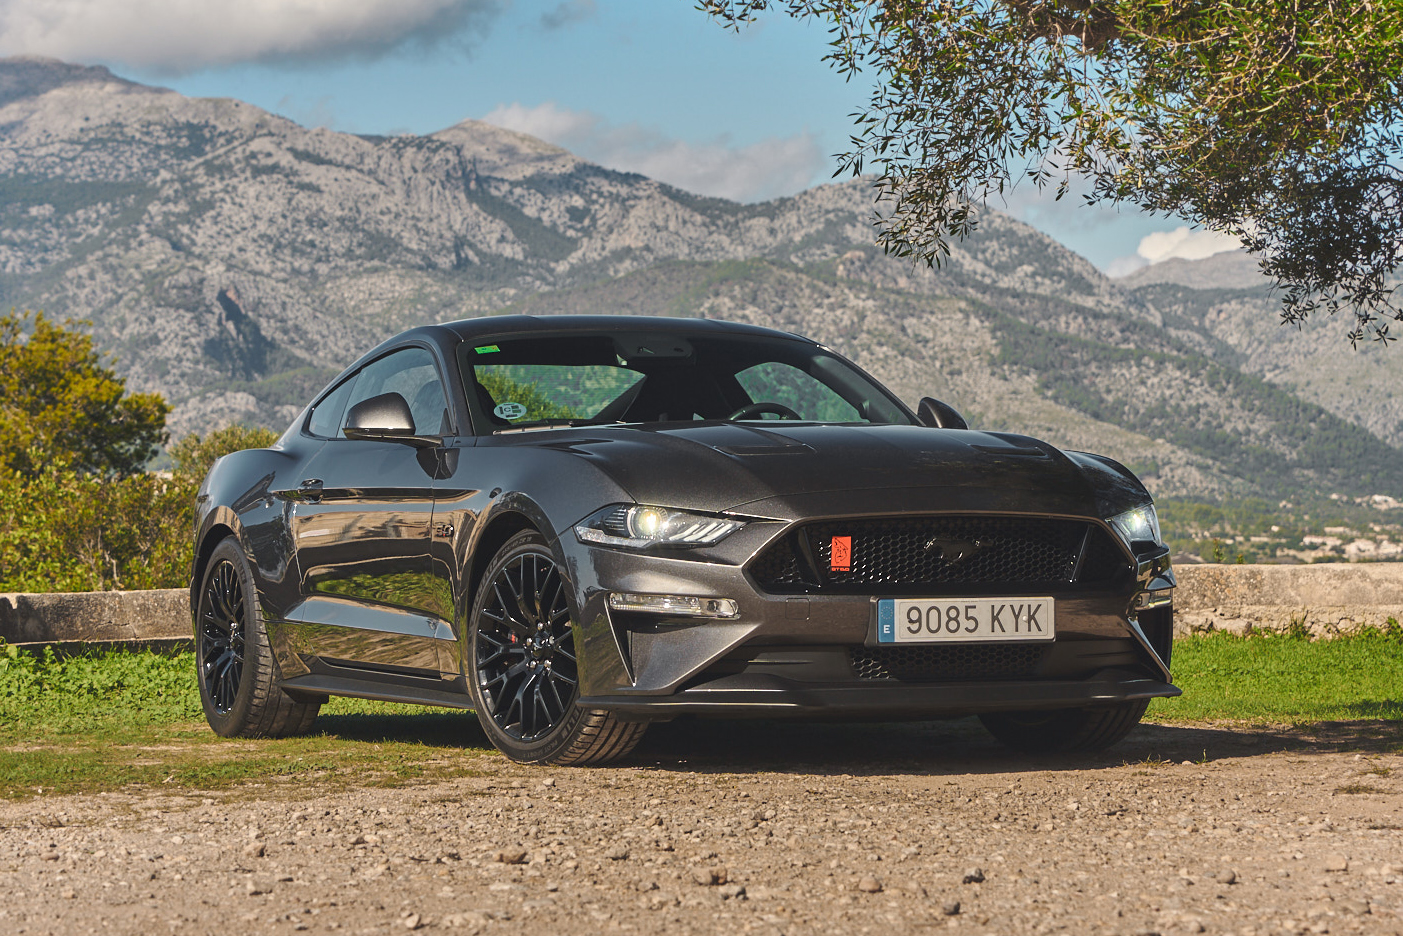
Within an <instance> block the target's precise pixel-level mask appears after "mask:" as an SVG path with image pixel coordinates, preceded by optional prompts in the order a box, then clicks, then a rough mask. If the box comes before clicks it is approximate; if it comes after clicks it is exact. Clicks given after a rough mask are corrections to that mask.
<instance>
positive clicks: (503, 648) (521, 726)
mask: <svg viewBox="0 0 1403 936" xmlns="http://www.w3.org/2000/svg"><path fill="white" fill-rule="evenodd" d="M486 587H487V588H488V589H489V590H490V594H489V595H488V598H487V601H486V602H485V603H484V604H483V606H482V609H481V610H480V611H479V612H478V631H477V647H476V663H477V682H478V687H479V689H480V690H481V692H482V697H483V699H484V701H486V702H487V703H488V706H489V711H490V712H491V715H492V720H493V722H495V723H496V725H497V727H498V728H500V729H501V730H502V732H503V733H504V734H506V735H507V736H508V737H510V738H513V739H514V740H516V741H525V742H531V741H537V740H539V739H540V738H541V737H543V736H544V735H546V734H548V733H549V732H550V730H551V729H552V728H554V727H555V726H556V725H558V724H559V723H560V721H561V719H562V718H564V716H565V715H566V714H567V711H568V709H569V706H570V703H571V702H573V701H574V699H575V695H576V690H577V688H578V686H579V670H578V667H577V665H576V662H575V630H574V628H573V627H572V626H571V621H570V606H569V603H568V602H567V600H566V597H565V583H564V581H563V580H562V579H561V577H560V570H559V569H558V568H556V565H555V560H554V559H552V558H551V556H550V554H549V553H546V552H545V551H544V550H540V551H538V550H528V551H522V552H519V553H517V554H516V555H514V556H513V557H512V559H511V561H510V562H508V563H506V564H505V565H503V566H502V567H501V568H499V569H498V570H497V574H496V575H495V576H493V578H492V580H491V581H490V582H488V583H486Z"/></svg>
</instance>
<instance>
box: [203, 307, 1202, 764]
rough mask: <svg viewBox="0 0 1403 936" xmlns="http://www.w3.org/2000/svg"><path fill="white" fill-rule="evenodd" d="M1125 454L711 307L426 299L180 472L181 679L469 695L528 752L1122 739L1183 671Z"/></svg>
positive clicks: (282, 724)
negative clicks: (475, 311) (764, 730)
mask: <svg viewBox="0 0 1403 936" xmlns="http://www.w3.org/2000/svg"><path fill="white" fill-rule="evenodd" d="M1168 556H1169V550H1168V549H1167V548H1166V547H1165V545H1164V543H1163V541H1162V539H1161V536H1160V531H1159V526H1158V521H1157V519H1156V515H1155V508H1154V505H1153V503H1152V501H1151V498H1150V496H1149V494H1148V493H1147V492H1146V490H1145V488H1144V486H1143V485H1142V484H1141V483H1140V482H1139V481H1138V480H1137V479H1136V478H1135V477H1134V475H1132V474H1131V473H1130V472H1129V471H1127V470H1126V469H1125V468H1124V467H1122V466H1121V465H1119V464H1117V463H1116V462H1115V461H1112V460H1111V459H1109V458H1104V457H1101V456H1098V455H1088V454H1084V453H1080V452H1070V451H1061V450H1059V449H1057V448H1055V447H1053V446H1052V445H1049V444H1047V443H1045V442H1040V441H1038V440H1036V439H1032V438H1028V437H1026V436H1021V435H1013V434H1009V433H1002V432H984V431H978V430H974V429H970V428H968V427H967V426H966V424H965V422H964V420H963V419H962V418H961V417H960V415H959V414H958V413H957V412H956V411H955V410H954V409H953V408H951V407H950V406H948V405H946V404H944V403H941V402H940V401H938V400H934V399H930V398H926V399H924V400H922V401H921V402H920V406H919V407H918V408H917V410H916V411H914V412H913V411H912V410H911V409H910V408H908V407H907V406H906V405H905V404H904V403H902V401H901V400H899V399H898V398H897V397H896V396H895V395H893V394H892V393H891V392H890V391H888V390H887V389H885V388H884V387H883V386H882V385H881V384H880V383H878V382H877V381H876V380H874V379H873V378H872V377H871V376H869V375H868V374H866V373H864V372H863V371H862V370H861V369H860V368H858V367H857V366H856V365H854V364H853V363H852V362H850V361H848V360H846V359H845V358H843V357H842V356H841V355H839V354H837V353H835V352H834V351H832V350H831V349H829V348H826V347H824V346H823V345H820V344H817V343H815V342H813V341H809V340H807V339H805V338H802V337H799V336H796V335H793V334H788V333H784V332H780V331H773V330H770V329H764V328H757V327H752V326H746V325H737V324H728V323H723V322H716V321H704V320H682V319H658V318H642V317H621V316H620V317H613V316H553V317H528V316H500V317H495V318H486V319H473V320H467V321H461V322H455V323H451V324H445V325H432V326H426V327H422V328H416V329H413V330H411V331H408V332H405V333H404V334H401V335H398V336H397V337H394V338H392V339H390V340H388V341H386V342H384V343H383V344H381V345H380V346H378V347H376V348H375V349H373V350H372V351H370V352H368V353H367V354H366V355H365V356H363V357H362V358H361V359H360V360H358V361H356V362H355V363H354V364H352V365H351V366H350V367H348V368H347V369H346V370H345V371H344V372H343V373H342V374H341V375H340V376H338V377H337V378H336V379H335V380H334V381H332V382H331V384H330V385H329V386H327V388H326V389H325V390H323V391H322V392H321V393H320V394H318V395H317V396H316V398H315V399H314V400H312V402H311V404H310V405H308V406H307V407H306V408H305V409H304V410H303V411H302V413H301V414H300V415H298V417H297V418H296V420H295V421H294V422H293V423H292V425H291V426H289V427H288V429H287V431H286V432H285V433H283V435H282V437H281V438H280V439H279V440H278V442H277V443H276V444H275V445H273V446H271V447H269V448H267V449H256V450H248V451H242V452H235V453H233V454H231V455H228V456H225V457H224V458H221V459H220V460H219V461H217V462H216V463H215V465H214V466H213V468H211V470H210V472H209V475H208V477H206V479H205V481H204V483H203V484H202V486H201V487H200V491H199V494H198V503H197V519H196V529H195V563H194V570H193V576H192V582H191V592H190V600H191V610H192V614H193V618H194V632H195V641H196V657H197V665H198V676H199V687H200V698H201V701H202V703H203V706H204V711H205V714H206V716H207V718H208V721H209V724H210V726H211V727H212V728H213V729H214V731H216V732H217V733H218V734H220V735H224V736H245V737H247V736H279V735H288V734H294V733H298V732H303V731H306V730H308V729H309V728H310V726H311V725H312V722H313V719H314V718H315V717H316V715H317V712H318V709H319V708H320V706H321V705H322V704H323V703H324V702H325V701H326V700H327V698H328V697H329V696H332V695H341V696H358V697H362V698H370V699H382V700H389V701H395V702H409V703H417V704H423V705H440V706H449V707H457V708H461V709H471V710H472V711H474V712H475V713H476V715H477V718H478V720H479V721H480V723H481V725H482V728H483V731H484V732H485V733H486V735H487V737H488V738H489V739H490V740H491V741H492V743H493V744H495V745H496V746H497V748H499V749H500V750H501V751H502V752H503V753H505V754H506V755H507V756H508V757H511V758H513V759H514V760H518V761H522V762H536V763H553V764H592V763H594V764H597V763H603V762H607V761H610V760H612V759H615V758H618V757H621V756H623V755H625V754H627V753H628V752H629V751H630V750H631V749H632V748H633V747H634V746H635V745H636V744H637V743H638V741H639V739H640V738H641V737H642V735H643V732H644V730H645V728H646V727H647V724H648V723H649V722H650V721H665V720H669V719H675V718H678V717H684V716H687V717H694V716H700V717H706V716H710V717H724V718H731V717H754V716H760V717H766V718H778V717H787V716H801V717H823V718H839V719H934V718H953V717H963V716H968V715H977V716H978V717H979V719H980V720H981V721H982V722H983V723H984V725H985V726H986V727H987V728H988V729H989V731H990V732H992V734H993V735H994V736H995V737H996V738H998V739H999V740H1000V741H1002V742H1003V743H1005V744H1007V745H1009V746H1011V747H1013V748H1015V749H1018V750H1022V751H1029V752H1038V751H1076V750H1094V749H1099V748H1103V747H1106V746H1108V745H1110V744H1113V743H1115V742H1116V741H1118V740H1120V739H1121V738H1122V737H1124V736H1125V735H1126V733H1127V732H1129V731H1130V730H1131V729H1132V728H1133V727H1134V726H1135V725H1136V724H1137V723H1138V722H1139V720H1140V718H1141V716H1142V715H1143V714H1144V712H1145V708H1146V706H1147V705H1148V704H1149V700H1150V699H1152V698H1156V697H1163V696H1173V695H1177V694H1178V693H1179V690H1178V689H1177V688H1175V687H1174V686H1173V685H1172V682H1171V679H1170V672H1169V663H1170V650H1171V647H1172V642H1171V640H1172V635H1173V622H1172V617H1173V610H1172V607H1173V606H1172V594H1173V587H1174V575H1173V571H1172V570H1171V568H1170V564H1169V559H1168Z"/></svg>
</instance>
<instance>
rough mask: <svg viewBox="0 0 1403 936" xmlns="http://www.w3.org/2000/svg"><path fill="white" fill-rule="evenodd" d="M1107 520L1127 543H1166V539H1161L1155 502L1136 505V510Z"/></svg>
mask: <svg viewBox="0 0 1403 936" xmlns="http://www.w3.org/2000/svg"><path fill="white" fill-rule="evenodd" d="M1107 522H1108V523H1110V524H1111V526H1113V527H1115V530H1116V532H1117V533H1119V534H1120V538H1121V539H1123V540H1125V542H1126V545H1132V544H1134V543H1155V544H1157V545H1163V544H1164V540H1162V539H1160V535H1159V515H1158V514H1156V513H1155V505H1154V504H1146V505H1145V506H1143V507H1136V508H1135V509H1134V510H1127V511H1126V512H1125V513H1120V514H1116V515H1115V516H1114V517H1111V518H1110V519H1109V520H1108V521H1107Z"/></svg>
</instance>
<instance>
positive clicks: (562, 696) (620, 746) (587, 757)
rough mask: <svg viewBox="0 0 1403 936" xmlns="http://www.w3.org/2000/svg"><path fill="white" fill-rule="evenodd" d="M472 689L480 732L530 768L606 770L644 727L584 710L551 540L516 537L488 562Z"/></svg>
mask: <svg viewBox="0 0 1403 936" xmlns="http://www.w3.org/2000/svg"><path fill="white" fill-rule="evenodd" d="M468 644H469V647H468V651H469V657H470V659H471V661H472V669H471V675H470V679H469V690H470V692H471V693H472V698H473V705H474V707H475V708H476V709H477V717H478V721H479V722H481V723H482V730H483V731H484V732H486V733H487V737H488V738H489V739H490V740H491V741H492V743H493V744H494V745H495V746H496V747H497V749H498V750H499V751H501V752H502V753H503V754H505V755H507V756H508V757H510V758H511V759H512V760H514V761H518V762H520V763H527V764H603V763H607V762H609V761H611V760H615V759H617V758H619V757H623V756H624V755H625V754H627V753H628V752H629V751H631V750H633V747H634V745H636V744H637V743H638V742H639V740H640V739H641V738H642V737H643V732H644V730H645V729H646V727H647V726H646V724H643V723H640V722H623V721H619V720H618V719H617V718H616V717H615V716H613V715H611V714H610V713H608V712H606V711H601V710H591V709H582V708H580V707H578V706H576V705H575V700H576V699H578V698H579V695H580V686H579V666H578V663H577V661H576V646H575V626H574V612H573V610H572V608H571V604H570V597H569V591H568V586H567V584H566V582H565V580H564V578H563V577H562V576H561V574H560V568H559V567H558V566H557V565H556V562H555V558H554V557H553V556H552V555H551V552H550V549H549V548H548V547H547V545H546V542H545V540H544V539H542V538H541V536H540V535H539V534H538V533H536V532H535V531H534V530H528V531H525V532H522V533H518V534H517V535H516V536H514V537H512V538H511V539H510V540H508V541H507V543H506V545H504V546H503V547H502V548H501V549H500V550H499V551H498V552H497V555H496V556H494V557H493V558H492V563H491V564H490V565H489V566H488V567H487V572H486V573H485V574H484V575H483V577H482V583H481V584H480V585H479V586H478V590H477V597H476V598H475V600H474V601H473V608H472V614H471V616H470V617H469V624H468Z"/></svg>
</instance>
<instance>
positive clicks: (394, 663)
mask: <svg viewBox="0 0 1403 936" xmlns="http://www.w3.org/2000/svg"><path fill="white" fill-rule="evenodd" d="M388 393H398V394H400V396H402V397H403V398H404V400H405V401H406V402H407V403H408V405H409V407H410V412H411V413H412V415H413V419H414V423H415V427H414V428H415V432H416V434H419V435H428V434H438V433H440V432H442V431H443V429H444V428H445V426H446V422H447V416H446V412H445V408H446V405H447V404H446V398H445V395H444V390H443V381H442V377H441V375H440V372H439V368H438V366H437V363H436V361H435V359H434V355H433V353H432V352H431V351H429V349H428V348H425V347H421V346H418V345H414V346H409V347H405V348H400V349H398V350H395V351H392V352H390V353H389V354H387V355H385V356H383V357H380V358H378V359H376V360H375V361H372V362H371V363H369V364H367V365H366V366H365V367H363V368H361V369H360V370H359V371H358V372H357V373H355V374H353V375H352V376H351V377H349V378H348V379H347V380H346V381H345V382H344V383H343V384H342V385H341V386H339V387H338V388H336V390H335V391H333V393H332V394H330V395H328V396H327V397H325V398H324V400H323V402H322V403H321V404H319V406H318V410H320V409H322V408H323V407H326V408H329V409H332V410H334V411H336V412H333V413H332V414H327V413H325V412H320V413H319V412H318V411H317V410H314V412H313V414H312V418H311V420H310V421H309V427H317V426H321V427H326V426H327V425H336V426H337V427H338V429H337V430H336V431H334V432H328V433H327V434H328V435H329V437H328V438H327V439H326V441H325V443H324V444H323V445H322V447H321V449H320V450H319V451H318V452H317V453H316V455H314V456H312V458H311V459H310V460H309V461H308V462H307V463H306V467H305V468H304V469H303V473H304V474H305V475H306V477H305V478H304V479H302V481H301V483H300V485H299V488H298V491H299V494H298V503H297V505H296V507H295V509H294V515H293V537H294V542H295V548H296V552H297V568H298V571H299V575H300V580H301V595H302V599H303V600H302V605H301V608H300V613H299V614H298V625H297V632H298V635H299V639H298V644H299V646H298V648H297V651H298V653H299V655H301V656H303V657H304V658H306V657H316V658H317V659H319V660H320V661H321V662H322V663H324V664H327V665H333V666H351V667H358V668H362V669H371V670H386V671H391V672H394V671H400V672H405V671H409V672H412V673H422V674H424V675H431V674H432V675H434V676H437V674H438V671H439V662H440V657H441V655H442V649H441V647H440V644H441V643H442V642H443V641H451V640H452V637H453V635H452V631H451V627H450V626H449V625H448V623H447V621H446V620H445V612H444V609H445V608H450V609H451V606H452V604H451V599H447V598H445V594H444V593H445V592H446V588H445V587H444V586H443V585H442V584H441V579H435V578H434V577H433V576H432V575H431V574H430V568H429V538H430V529H431V524H432V522H433V488H434V476H435V474H436V473H437V472H438V471H439V459H440V457H441V453H440V452H439V451H438V450H437V449H436V448H434V447H431V446H430V447H423V446H415V445H411V444H408V443H406V442H399V441H389V440H384V439H350V438H346V436H345V433H344V429H343V428H342V427H344V425H345V423H344V419H345V416H344V415H339V416H338V415H337V413H340V414H346V413H350V412H351V410H352V409H353V408H354V407H355V406H356V404H357V403H359V402H361V401H364V400H369V399H371V398H373V397H379V396H381V395H383V394H388ZM333 397H335V398H336V399H333ZM331 417H335V420H334V421H331ZM319 420H320V421H319ZM323 431H325V429H324V428H323ZM447 617H448V618H449V619H451V611H449V612H448V614H447Z"/></svg>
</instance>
